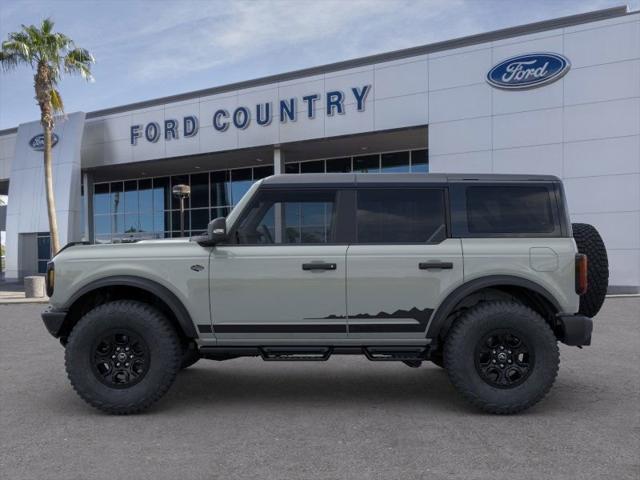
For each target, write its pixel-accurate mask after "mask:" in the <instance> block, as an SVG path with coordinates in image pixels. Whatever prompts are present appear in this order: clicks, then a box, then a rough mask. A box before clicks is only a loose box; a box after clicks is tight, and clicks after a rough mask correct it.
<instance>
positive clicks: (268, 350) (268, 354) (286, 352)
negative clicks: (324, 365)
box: [260, 347, 332, 362]
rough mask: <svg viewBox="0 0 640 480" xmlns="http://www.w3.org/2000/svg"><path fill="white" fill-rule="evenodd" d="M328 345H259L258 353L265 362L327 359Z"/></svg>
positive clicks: (318, 360) (321, 360) (319, 360)
mask: <svg viewBox="0 0 640 480" xmlns="http://www.w3.org/2000/svg"><path fill="white" fill-rule="evenodd" d="M331 353H332V349H331V348H330V347H261V348H260V355H262V359H263V360H264V361H265V362H282V361H316V362H323V361H325V360H329V357H330V356H331Z"/></svg>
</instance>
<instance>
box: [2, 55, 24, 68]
mask: <svg viewBox="0 0 640 480" xmlns="http://www.w3.org/2000/svg"><path fill="white" fill-rule="evenodd" d="M20 60H22V59H21V58H20V56H19V55H16V54H15V53H9V52H5V51H0V65H2V69H3V70H4V71H5V72H7V71H9V70H13V69H14V68H16V67H17V66H18V65H19V64H20Z"/></svg>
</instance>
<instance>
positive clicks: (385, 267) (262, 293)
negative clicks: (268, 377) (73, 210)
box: [50, 174, 579, 345]
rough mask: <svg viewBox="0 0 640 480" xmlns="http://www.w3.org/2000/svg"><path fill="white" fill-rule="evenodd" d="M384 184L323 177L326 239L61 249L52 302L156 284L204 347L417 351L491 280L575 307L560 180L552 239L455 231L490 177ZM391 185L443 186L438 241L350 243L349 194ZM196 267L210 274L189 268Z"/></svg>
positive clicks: (235, 218) (234, 216) (553, 189)
mask: <svg viewBox="0 0 640 480" xmlns="http://www.w3.org/2000/svg"><path fill="white" fill-rule="evenodd" d="M301 177H304V176H301ZM392 177H394V175H393V174H391V175H388V176H387V175H384V176H382V175H381V176H365V177H363V176H361V175H344V174H341V175H337V176H333V175H330V174H327V175H326V179H323V180H322V182H321V187H322V188H333V189H334V190H336V191H337V192H341V195H346V196H345V199H346V200H345V201H343V202H341V204H340V208H339V209H338V210H337V211H336V214H337V220H336V221H337V222H338V223H339V224H340V229H341V233H340V234H341V235H342V237H341V238H339V239H337V240H336V241H334V242H332V243H331V244H322V245H319V244H294V245H291V244H280V245H257V244H256V245H237V244H236V245H233V244H229V245H217V246H215V247H202V246H200V245H198V244H197V243H196V242H189V241H185V240H170V241H167V240H163V241H143V242H138V243H135V244H122V245H90V246H75V247H73V248H69V249H67V250H65V251H63V252H62V253H60V254H59V258H60V260H61V261H56V264H57V266H56V288H55V291H54V294H53V296H52V297H51V301H50V303H51V305H52V307H53V308H54V309H57V310H60V311H65V310H68V309H69V307H70V306H71V305H72V304H73V302H74V301H75V299H77V298H78V297H79V296H81V295H82V294H83V293H85V292H87V291H89V290H90V289H91V288H92V286H95V285H101V284H102V285H103V284H104V282H105V280H108V279H110V278H113V279H117V278H122V277H131V278H139V279H143V280H145V281H148V282H152V283H153V284H157V285H160V286H162V287H163V288H165V289H166V291H167V292H170V294H171V295H173V296H175V299H176V300H177V302H179V303H180V304H181V305H183V306H184V309H185V310H186V312H187V316H188V321H189V322H191V323H192V325H191V330H192V331H194V332H197V333H196V335H194V336H197V337H198V341H199V343H200V344H201V345H216V344H218V345H223V344H245V345H246V344H249V343H252V342H254V343H255V342H258V343H264V344H269V343H271V344H277V343H279V344H283V343H284V342H286V343H288V344H296V343H306V344H309V343H325V344H326V343H335V344H340V343H345V344H362V343H370V344H385V343H387V344H388V343H389V342H392V343H407V344H420V343H422V344H424V343H425V342H427V343H428V338H427V337H430V338H434V337H435V336H436V335H437V331H435V330H434V328H435V327H436V325H435V324H434V318H435V317H436V315H437V314H438V313H439V310H440V309H441V307H442V306H443V305H444V304H445V303H446V301H447V299H448V298H449V297H450V296H451V295H452V294H453V293H455V292H456V291H459V290H460V289H461V288H464V286H465V285H469V284H472V283H473V282H474V281H476V280H479V279H488V278H492V279H499V278H501V277H502V278H504V279H505V281H509V280H508V279H514V278H516V279H521V280H523V281H526V282H528V283H529V284H531V285H537V286H539V287H540V288H541V289H542V290H543V291H545V292H546V293H547V294H548V295H549V297H550V298H551V300H552V302H553V303H554V306H555V307H556V309H557V310H558V312H559V313H568V314H570V313H575V312H576V311H577V309H578V303H579V296H578V295H577V294H576V293H575V291H574V289H575V284H574V281H575V277H574V276H575V266H574V258H575V254H576V252H577V248H576V245H575V242H574V241H573V238H572V237H571V232H570V227H569V224H568V220H567V214H566V205H565V204H564V200H563V199H564V197H563V195H562V191H561V189H562V186H561V183H560V181H559V180H546V181H539V183H540V184H541V185H544V186H545V188H549V191H550V195H552V197H553V203H552V208H553V209H554V212H553V217H554V224H555V225H556V227H557V229H555V230H554V231H553V232H552V234H535V233H527V234H523V235H503V234H494V235H488V234H486V233H478V234H475V235H474V234H473V233H470V232H468V231H466V230H464V228H462V227H461V225H462V223H463V222H464V218H463V217H464V215H463V214H461V213H460V212H464V205H462V204H461V203H460V202H464V195H463V193H464V192H462V190H461V189H463V188H466V187H467V186H468V185H474V186H492V185H493V186H495V185H496V183H495V182H493V183H490V182H483V181H482V179H480V180H478V181H476V182H468V181H466V180H461V179H457V178H451V179H449V178H443V177H441V176H435V175H434V176H432V178H429V179H425V178H424V177H418V178H410V179H406V180H403V182H405V183H401V184H398V183H397V182H394V181H393V180H394V179H393V178H392ZM405 178H406V177H405ZM289 182H290V180H288V182H282V183H281V184H280V183H278V178H277V177H271V178H270V179H268V181H267V182H265V181H264V180H261V181H258V182H256V183H255V184H254V185H253V186H252V187H251V188H250V190H249V191H248V193H247V194H246V195H245V197H244V198H243V199H242V200H241V202H240V203H239V204H238V205H237V207H236V208H235V209H234V210H233V211H232V212H231V213H230V215H229V216H228V217H227V225H228V229H229V231H230V232H233V231H234V230H235V229H236V228H237V225H238V224H239V222H240V221H241V220H242V215H243V212H245V211H246V210H247V209H248V208H249V207H250V205H251V202H253V200H254V199H255V198H257V196H258V195H259V194H260V193H261V192H262V191H266V190H272V191H277V190H278V189H283V190H284V189H291V188H296V187H292V186H290V185H289ZM305 182H306V183H305ZM315 182H316V183H314V182H313V181H310V180H307V179H305V178H301V181H300V183H299V184H298V187H297V188H299V189H300V190H305V189H314V188H316V187H318V181H317V180H315ZM512 182H513V181H512ZM504 184H506V183H504ZM515 184H517V186H520V185H522V183H520V182H516V183H514V185H515ZM389 188H391V189H400V190H411V189H426V190H430V189H431V190H433V189H435V190H441V191H442V192H443V194H444V203H443V208H444V215H445V219H444V222H445V226H446V228H445V230H444V232H443V234H442V235H441V236H440V237H438V238H437V239H435V240H434V241H430V242H395V243H393V242H392V243H385V242H368V243H361V242H358V238H357V232H356V229H355V225H356V224H357V222H358V218H357V208H358V207H357V194H358V193H357V192H363V191H366V190H371V191H376V190H377V191H379V190H384V189H389ZM344 192H351V193H344ZM461 192H462V193H461ZM452 211H455V212H456V213H455V214H453V215H452ZM461 215H462V216H461ZM351 227H352V228H351ZM554 228H555V227H554ZM317 262H321V263H331V264H335V266H336V268H335V269H334V270H312V271H309V270H303V266H302V265H303V264H313V263H317ZM432 262H435V263H438V262H441V263H445V264H449V263H450V264H451V268H444V269H440V268H435V269H432V268H425V269H421V267H420V264H421V263H422V264H425V263H426V264H429V263H432ZM240 264H242V266H239V265H240ZM192 266H204V267H207V268H205V269H204V271H197V270H198V269H197V268H196V269H195V270H194V269H191V268H190V267H192ZM496 281H497V280H496ZM289 292H293V294H290V293H289ZM414 309H415V310H417V311H413V312H412V310H414ZM324 317H327V318H324ZM425 322H426V323H425ZM230 324H232V325H237V326H238V328H235V330H234V328H233V327H230ZM319 324H320V325H322V326H317V325H319ZM437 326H438V327H439V325H437Z"/></svg>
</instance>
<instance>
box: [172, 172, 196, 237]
mask: <svg viewBox="0 0 640 480" xmlns="http://www.w3.org/2000/svg"><path fill="white" fill-rule="evenodd" d="M171 191H172V192H173V196H174V197H176V198H179V199H180V236H181V237H184V201H185V199H186V198H189V195H191V188H190V187H189V185H175V186H174V187H173V188H172V189H171Z"/></svg>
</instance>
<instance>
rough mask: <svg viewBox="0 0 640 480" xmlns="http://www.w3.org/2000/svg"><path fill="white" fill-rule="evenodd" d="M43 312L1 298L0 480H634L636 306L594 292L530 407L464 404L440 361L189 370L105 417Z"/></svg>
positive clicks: (639, 391) (639, 316)
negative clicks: (584, 342) (579, 327)
mask: <svg viewBox="0 0 640 480" xmlns="http://www.w3.org/2000/svg"><path fill="white" fill-rule="evenodd" d="M42 309H43V305H0V328H1V329H2V330H1V334H0V478H6V479H25V480H27V479H39V480H40V479H49V480H55V479H62V478H64V479H83V480H86V479H94V478H95V479H112V480H116V479H117V480H123V479H127V480H137V479H145V478H153V479H158V480H160V479H225V480H227V479H260V480H264V479H271V480H285V479H292V480H294V479H295V480H302V479H314V480H317V479H341V480H342V479H356V480H364V479H385V480H386V479H402V480H409V479H414V478H415V479H423V478H424V479H444V478H460V479H465V480H471V479H485V478H486V479H492V480H498V479H507V478H517V479H519V480H524V479H536V480H540V479H554V480H560V479H607V480H611V479H617V480H619V479H634V480H638V479H639V478H640V298H612V299H608V300H607V302H606V304H605V307H604V309H603V311H602V312H601V313H600V315H599V316H598V317H597V318H596V321H595V332H594V344H593V345H592V346H591V347H586V348H584V349H583V350H579V349H577V348H575V347H573V348H572V347H566V346H564V345H562V346H561V366H560V374H559V376H558V379H557V381H556V384H555V386H554V387H553V389H552V390H551V393H550V394H549V395H548V396H547V398H546V399H544V400H543V401H542V402H540V403H539V404H538V405H536V406H535V407H533V408H532V409H530V410H529V411H527V412H525V413H522V414H519V415H516V416H507V417H503V416H492V415H488V414H483V413H479V412H478V411H476V410H474V409H473V408H471V407H469V406H468V405H467V404H466V403H465V402H464V401H463V400H462V399H461V397H460V396H459V395H458V394H457V393H456V392H455V391H454V390H453V388H452V386H451V385H450V383H449V381H448V380H447V376H446V374H445V372H444V371H442V370H441V369H440V368H438V367H435V366H433V365H431V364H424V365H423V366H422V367H421V368H419V369H411V368H408V367H406V366H405V365H403V364H401V363H395V362H388V363H386V362H377V363H374V362H369V361H367V360H366V359H364V358H360V357H352V356H342V357H341V356H336V357H333V358H331V359H330V360H329V361H328V362H318V363H311V362H298V363H293V362H291V363H290V362H282V363H275V362H263V361H262V360H259V359H253V358H246V359H236V360H229V361H225V362H213V361H206V360H203V361H200V362H199V363H197V364H196V365H195V366H193V367H191V368H189V369H188V370H186V371H184V372H182V373H181V374H180V375H179V377H178V379H177V381H176V383H175V384H174V385H173V387H172V388H171V390H170V391H169V393H168V394H167V395H166V396H165V397H164V398H163V399H162V400H160V402H159V403H158V404H156V405H155V406H154V407H153V408H152V409H151V410H150V411H148V412H147V413H144V414H141V415H137V416H128V417H118V416H109V415H106V414H103V413H100V412H98V411H96V410H94V409H92V408H91V407H89V406H88V405H86V404H85V403H84V402H83V401H82V400H81V399H80V398H79V397H77V396H76V394H75V393H74V391H73V390H72V389H71V387H70V386H69V383H68V381H67V377H66V374H65V371H64V364H63V354H64V351H63V348H62V347H61V346H60V344H59V343H58V342H57V340H55V339H53V338H51V337H50V336H49V334H48V333H47V332H46V330H45V328H44V326H43V325H42V322H41V320H40V318H39V314H40V311H41V310H42Z"/></svg>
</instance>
